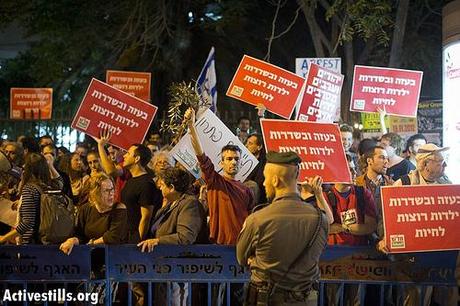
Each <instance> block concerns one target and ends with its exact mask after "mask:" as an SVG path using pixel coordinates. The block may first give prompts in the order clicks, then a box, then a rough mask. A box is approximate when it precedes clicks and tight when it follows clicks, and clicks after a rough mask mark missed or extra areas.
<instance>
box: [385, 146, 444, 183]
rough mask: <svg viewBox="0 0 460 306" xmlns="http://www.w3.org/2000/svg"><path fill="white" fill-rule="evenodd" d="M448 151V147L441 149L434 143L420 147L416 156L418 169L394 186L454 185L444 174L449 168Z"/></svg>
mask: <svg viewBox="0 0 460 306" xmlns="http://www.w3.org/2000/svg"><path fill="white" fill-rule="evenodd" d="M447 150H449V148H448V147H445V148H441V147H438V146H437V145H435V144H434V143H427V144H424V145H422V146H420V148H419V149H418V152H417V155H416V156H415V160H416V162H417V168H416V169H415V170H413V171H411V172H410V173H409V174H408V175H407V176H406V177H401V179H399V180H397V181H396V182H395V183H394V186H401V185H431V184H452V182H451V181H450V180H449V179H448V178H447V176H446V175H445V174H444V170H445V168H446V166H447V163H446V160H445V151H447ZM407 179H409V180H407Z"/></svg>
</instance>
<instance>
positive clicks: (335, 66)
mask: <svg viewBox="0 0 460 306" xmlns="http://www.w3.org/2000/svg"><path fill="white" fill-rule="evenodd" d="M310 63H313V64H316V65H318V66H320V67H323V68H326V69H330V70H334V71H335V72H337V73H342V59H341V58H340V57H298V58H296V59H295V74H297V75H299V76H301V77H303V78H305V77H306V76H307V74H308V67H309V65H310Z"/></svg>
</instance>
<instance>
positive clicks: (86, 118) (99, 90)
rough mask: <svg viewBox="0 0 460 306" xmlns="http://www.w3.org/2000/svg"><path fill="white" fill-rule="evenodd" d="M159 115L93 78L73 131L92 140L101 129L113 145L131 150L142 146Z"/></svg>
mask: <svg viewBox="0 0 460 306" xmlns="http://www.w3.org/2000/svg"><path fill="white" fill-rule="evenodd" d="M156 112H157V107H156V106H154V105H152V104H150V103H147V102H144V101H142V100H141V99H138V98H136V97H133V96H131V95H129V94H127V93H125V92H123V91H121V90H119V89H116V88H114V87H112V86H109V85H107V84H106V83H103V82H101V81H99V80H96V79H94V78H93V79H92V80H91V83H90V84H89V87H88V89H87V90H86V93H85V96H84V97H83V101H82V102H81V104H80V107H79V108H78V111H77V113H76V114H75V117H74V119H73V121H72V128H74V129H77V130H79V131H82V132H84V133H86V134H88V135H91V136H93V137H99V132H100V131H101V129H109V130H111V131H112V138H111V139H110V143H111V144H113V145H115V146H117V147H120V148H123V149H125V150H128V149H129V147H130V146H131V145H132V144H134V143H142V141H143V140H144V138H145V134H147V131H148V129H149V127H150V124H151V123H152V120H153V117H155V114H156Z"/></svg>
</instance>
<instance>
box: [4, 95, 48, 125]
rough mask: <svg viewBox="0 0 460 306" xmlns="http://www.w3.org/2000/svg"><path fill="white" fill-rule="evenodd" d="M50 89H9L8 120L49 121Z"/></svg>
mask: <svg viewBox="0 0 460 306" xmlns="http://www.w3.org/2000/svg"><path fill="white" fill-rule="evenodd" d="M52 109H53V89H52V88H11V89H10V119H51V112H52Z"/></svg>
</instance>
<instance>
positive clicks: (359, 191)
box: [354, 186, 366, 213]
mask: <svg viewBox="0 0 460 306" xmlns="http://www.w3.org/2000/svg"><path fill="white" fill-rule="evenodd" d="M354 187H355V194H356V201H357V202H358V203H357V204H358V205H357V206H358V208H359V211H361V212H363V213H364V209H365V206H366V204H365V203H364V187H363V186H354Z"/></svg>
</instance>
